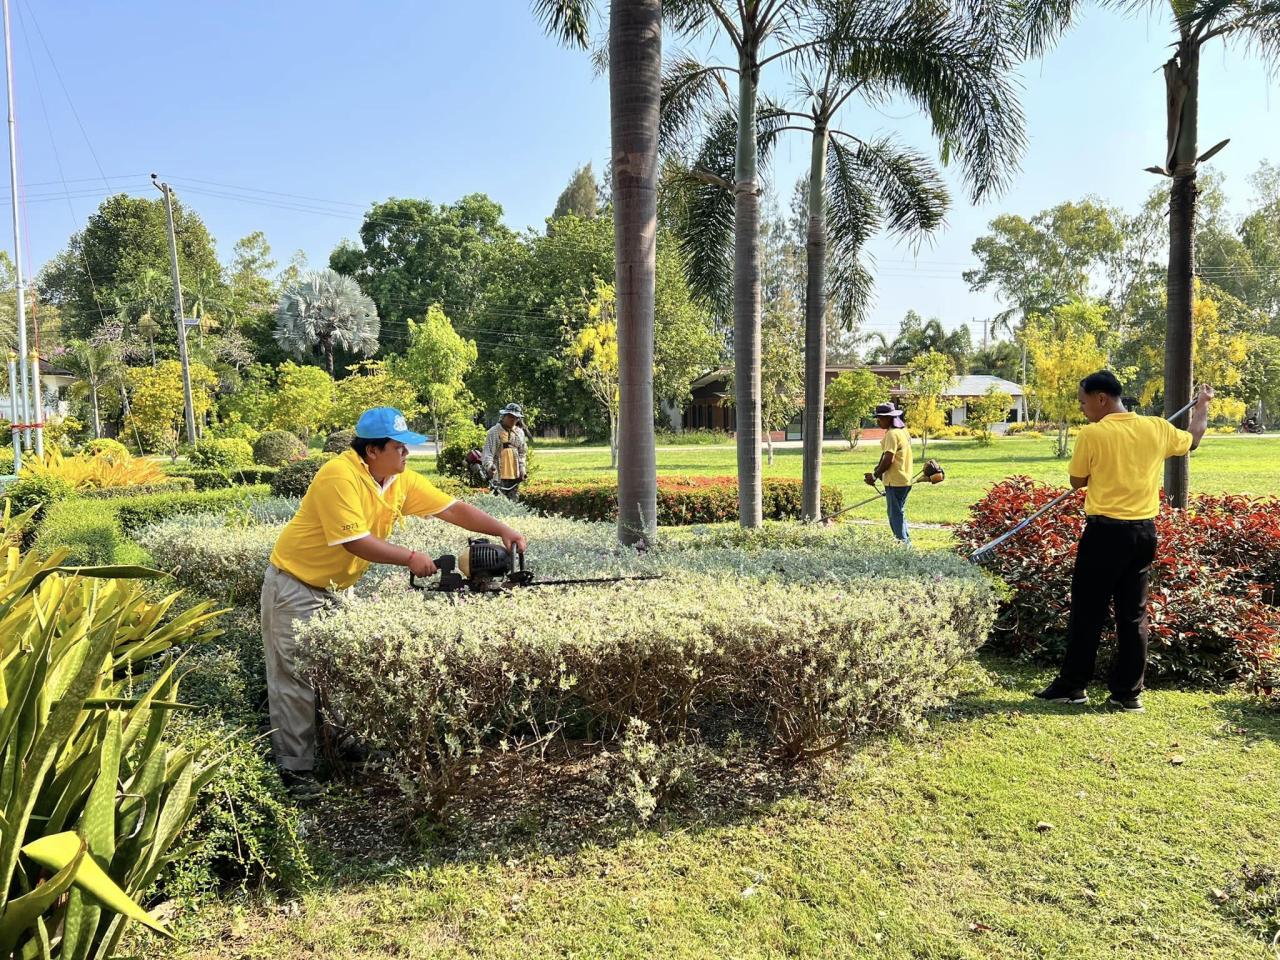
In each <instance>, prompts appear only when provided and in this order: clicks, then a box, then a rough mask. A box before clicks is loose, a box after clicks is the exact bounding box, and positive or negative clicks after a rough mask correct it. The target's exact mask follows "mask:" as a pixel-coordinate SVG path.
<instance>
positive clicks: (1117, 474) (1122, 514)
mask: <svg viewBox="0 0 1280 960" xmlns="http://www.w3.org/2000/svg"><path fill="white" fill-rule="evenodd" d="M1190 449H1191V434H1189V433H1187V431H1185V430H1179V429H1178V428H1177V427H1175V426H1174V425H1173V424H1171V423H1169V421H1167V420H1162V419H1161V418H1160V417H1140V416H1138V415H1137V414H1136V413H1113V414H1110V415H1109V416H1106V417H1103V418H1102V419H1101V420H1099V421H1098V422H1097V423H1091V424H1088V425H1087V426H1085V427H1083V428H1082V429H1081V430H1080V436H1079V437H1078V438H1077V439H1076V450H1075V453H1074V454H1072V456H1071V466H1070V468H1069V472H1070V473H1071V476H1073V477H1080V478H1081V479H1084V478H1086V477H1087V478H1088V480H1089V489H1088V493H1087V494H1086V495H1085V500H1084V512H1085V513H1086V514H1087V515H1089V516H1099V517H1111V518H1112V519H1115V520H1150V519H1151V518H1152V517H1154V516H1155V515H1156V514H1157V513H1159V512H1160V480H1161V474H1162V472H1163V468H1164V462H1165V460H1166V459H1168V458H1169V457H1180V456H1182V455H1183V454H1185V453H1187V451H1189V450H1190Z"/></svg>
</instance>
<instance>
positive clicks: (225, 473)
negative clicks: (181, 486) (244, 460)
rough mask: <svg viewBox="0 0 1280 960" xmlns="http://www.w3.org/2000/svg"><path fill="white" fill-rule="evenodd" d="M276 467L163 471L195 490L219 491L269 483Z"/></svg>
mask: <svg viewBox="0 0 1280 960" xmlns="http://www.w3.org/2000/svg"><path fill="white" fill-rule="evenodd" d="M278 469H279V468H278V467H263V466H252V467H230V468H227V469H221V468H218V467H186V466H182V467H169V468H168V469H167V470H165V473H167V474H168V475H169V476H171V477H184V478H189V479H190V480H191V482H192V483H193V484H194V485H195V489H196V490H221V489H225V488H227V487H238V486H253V485H255V484H259V483H270V482H271V480H272V478H274V477H275V475H276V471H277V470H278Z"/></svg>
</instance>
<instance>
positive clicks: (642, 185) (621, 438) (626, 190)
mask: <svg viewBox="0 0 1280 960" xmlns="http://www.w3.org/2000/svg"><path fill="white" fill-rule="evenodd" d="M667 5H668V7H670V6H672V5H673V4H672V0H668V3H667ZM592 6H593V5H592V4H591V2H590V0H537V2H536V3H535V5H534V9H535V11H536V12H537V13H538V15H539V17H540V18H541V19H542V21H543V23H544V25H545V26H546V28H547V30H548V32H550V33H553V34H555V35H557V36H559V37H560V38H561V39H562V40H563V41H564V42H565V43H567V44H570V45H572V46H578V47H584V46H586V43H587V34H588V19H589V16H590V13H591V10H592ZM674 6H676V7H679V6H680V2H679V0H676V2H675V3H674ZM662 13H663V3H662V0H613V2H612V3H611V4H610V12H609V50H608V59H609V102H610V109H609V113H610V124H611V133H612V143H613V164H612V168H613V229H614V250H615V254H616V256H615V267H614V269H615V278H614V289H615V292H616V296H617V301H616V308H617V320H618V374H619V384H618V393H619V400H620V404H621V406H620V409H619V417H618V436H617V442H618V448H617V457H618V464H617V467H618V538H619V540H620V541H621V542H622V543H624V544H636V543H645V542H649V541H652V539H653V536H654V534H655V533H656V531H657V525H658V466H657V451H656V448H655V446H654V443H655V441H654V434H653V340H654V316H653V311H654V292H655V289H656V277H657V235H658V229H657V224H658V202H657V197H658V184H657V179H658V117H659V104H660V100H661V92H662Z"/></svg>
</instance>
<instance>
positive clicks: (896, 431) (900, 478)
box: [863, 403, 912, 547]
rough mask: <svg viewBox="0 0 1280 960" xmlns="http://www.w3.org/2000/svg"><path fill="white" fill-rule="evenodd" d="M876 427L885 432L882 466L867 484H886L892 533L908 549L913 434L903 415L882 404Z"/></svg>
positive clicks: (867, 479) (866, 478)
mask: <svg viewBox="0 0 1280 960" xmlns="http://www.w3.org/2000/svg"><path fill="white" fill-rule="evenodd" d="M875 416H876V423H877V424H878V425H879V426H880V427H881V429H883V430H884V438H883V439H882V440H881V441H880V449H881V451H883V452H882V453H881V454H880V462H879V463H877V464H876V468H875V469H874V470H873V471H871V473H868V474H867V475H866V476H865V477H863V479H864V480H866V481H867V483H868V484H869V485H871V486H873V487H874V486H875V484H876V481H877V480H883V481H884V502H885V505H886V506H887V508H888V510H889V529H890V530H892V531H893V535H894V536H895V537H897V538H898V539H899V540H901V541H902V542H903V543H904V544H906V545H907V546H908V547H909V546H911V534H910V533H909V532H908V530H907V497H908V496H910V495H911V467H912V453H911V434H909V433H907V429H906V424H904V423H903V422H902V411H901V410H899V409H898V408H897V407H896V406H894V405H893V404H892V403H882V404H880V405H879V406H878V407H876V409H875Z"/></svg>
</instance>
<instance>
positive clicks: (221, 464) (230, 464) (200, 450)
mask: <svg viewBox="0 0 1280 960" xmlns="http://www.w3.org/2000/svg"><path fill="white" fill-rule="evenodd" d="M187 460H188V462H189V463H190V464H191V465H192V466H194V467H212V468H214V469H223V470H230V469H233V468H236V467H249V466H252V465H253V447H252V446H250V445H249V441H248V440H240V439H237V438H235V437H224V438H222V439H217V438H215V439H212V440H202V441H201V442H200V445H199V446H198V447H196V448H195V449H194V450H192V451H191V453H190V455H189V456H188V457H187Z"/></svg>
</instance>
